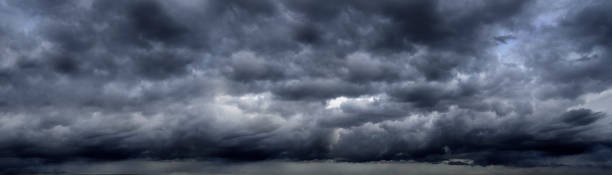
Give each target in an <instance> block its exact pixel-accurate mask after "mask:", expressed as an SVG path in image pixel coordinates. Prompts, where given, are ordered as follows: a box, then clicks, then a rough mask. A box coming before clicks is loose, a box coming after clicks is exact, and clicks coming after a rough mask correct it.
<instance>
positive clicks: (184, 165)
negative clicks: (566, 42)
mask: <svg viewBox="0 0 612 175" xmlns="http://www.w3.org/2000/svg"><path fill="white" fill-rule="evenodd" d="M31 171H32V172H36V173H41V174H56V175H71V174H105V175H118V174H134V175H137V174H147V175H156V174H159V175H161V174H184V175H190V174H210V175H213V174H225V175H242V174H250V175H257V174H261V175H274V174H320V175H326V174H352V175H358V174H376V173H380V174H388V175H393V174H402V175H412V174H415V175H426V174H436V175H445V174H448V175H452V174H473V175H477V174H483V175H485V174H504V175H506V174H507V175H513V174H517V175H518V174H520V175H531V174H533V175H539V174H555V175H574V174H576V175H580V174H591V175H599V174H602V175H603V174H609V171H610V168H601V167H600V168H595V167H564V166H560V167H505V166H497V165H490V166H479V165H473V166H468V165H448V164H444V163H439V164H431V163H419V162H409V161H379V162H359V163H356V162H334V161H286V160H271V161H256V162H240V163H238V162H234V163H231V162H211V161H197V160H164V161H159V160H125V161H103V162H88V161H77V162H65V163H60V164H52V165H46V166H42V167H37V168H33V169H31ZM26 172H27V171H26ZM26 174H27V173H26Z"/></svg>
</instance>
